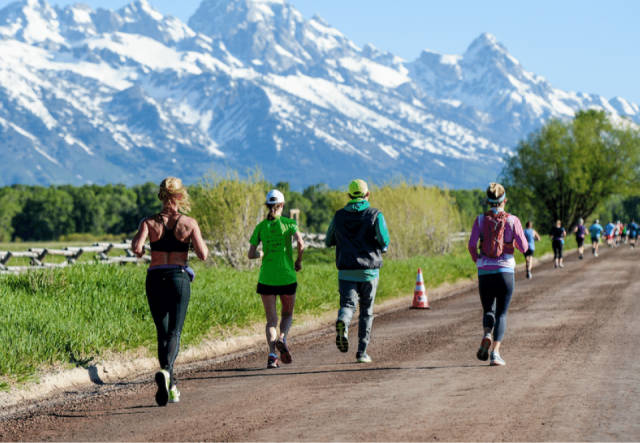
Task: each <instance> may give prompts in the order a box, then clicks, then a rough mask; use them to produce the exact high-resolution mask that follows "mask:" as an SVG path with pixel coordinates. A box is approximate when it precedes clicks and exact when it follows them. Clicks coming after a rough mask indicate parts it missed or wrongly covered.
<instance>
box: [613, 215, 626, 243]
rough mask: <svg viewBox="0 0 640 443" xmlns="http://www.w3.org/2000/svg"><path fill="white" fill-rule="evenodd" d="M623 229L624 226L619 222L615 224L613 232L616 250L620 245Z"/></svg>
mask: <svg viewBox="0 0 640 443" xmlns="http://www.w3.org/2000/svg"><path fill="white" fill-rule="evenodd" d="M623 228H624V225H623V224H622V222H621V221H620V220H618V221H617V222H616V230H615V237H614V238H615V246H616V248H617V247H618V246H619V245H620V243H621V241H622V230H623Z"/></svg>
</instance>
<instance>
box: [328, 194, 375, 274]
mask: <svg viewBox="0 0 640 443" xmlns="http://www.w3.org/2000/svg"><path fill="white" fill-rule="evenodd" d="M379 213H380V211H378V210H377V209H375V208H371V207H369V208H367V209H365V210H364V211H357V212H351V211H347V210H346V209H340V210H339V211H338V212H336V215H335V218H334V222H333V223H334V229H335V231H334V235H335V238H336V266H337V267H338V269H340V270H353V269H379V268H380V267H381V266H382V250H381V249H380V244H379V243H378V241H377V240H376V228H375V224H376V219H377V218H378V214H379Z"/></svg>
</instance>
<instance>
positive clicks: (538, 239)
mask: <svg viewBox="0 0 640 443" xmlns="http://www.w3.org/2000/svg"><path fill="white" fill-rule="evenodd" d="M533 239H534V240H535V241H540V235H539V234H538V231H533Z"/></svg>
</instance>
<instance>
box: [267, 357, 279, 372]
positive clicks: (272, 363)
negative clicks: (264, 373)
mask: <svg viewBox="0 0 640 443" xmlns="http://www.w3.org/2000/svg"><path fill="white" fill-rule="evenodd" d="M279 367H280V360H278V356H277V355H276V354H269V358H268V359H267V369H275V368H279Z"/></svg>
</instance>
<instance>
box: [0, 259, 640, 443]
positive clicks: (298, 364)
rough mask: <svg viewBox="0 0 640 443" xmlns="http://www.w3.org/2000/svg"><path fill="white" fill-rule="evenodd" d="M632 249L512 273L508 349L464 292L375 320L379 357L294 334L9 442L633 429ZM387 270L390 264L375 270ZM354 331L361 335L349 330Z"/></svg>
mask: <svg viewBox="0 0 640 443" xmlns="http://www.w3.org/2000/svg"><path fill="white" fill-rule="evenodd" d="M639 271H640V250H635V251H634V250H630V249H628V248H627V247H620V248H618V249H616V250H606V251H603V254H601V256H600V257H599V258H593V257H592V256H591V255H590V254H588V255H587V256H585V260H582V261H579V260H577V257H576V256H575V255H572V256H570V257H569V258H568V259H567V261H566V267H565V268H564V269H558V270H554V269H553V265H552V264H549V263H547V264H544V265H541V266H540V267H538V268H537V269H534V278H533V280H530V281H529V280H526V279H524V278H523V275H521V274H518V275H517V277H516V292H515V296H514V299H513V302H512V305H511V308H510V311H509V316H508V326H507V334H506V337H505V341H504V344H503V348H502V355H503V357H504V358H505V360H506V361H507V366H506V367H504V368H500V367H489V366H487V364H486V363H484V362H480V361H478V360H476V358H475V352H476V349H477V346H478V344H479V341H480V338H481V309H480V302H479V297H478V295H477V290H476V289H472V290H468V291H465V292H463V293H460V294H457V295H452V296H451V297H447V298H445V299H442V300H438V301H435V302H432V303H431V306H432V310H430V311H413V310H409V309H403V310H401V311H397V312H392V313H389V314H386V315H382V316H379V317H377V318H376V320H375V322H374V330H373V340H372V344H371V346H370V354H371V356H372V358H373V359H374V363H373V364H369V365H358V364H356V363H354V360H355V357H354V353H352V352H350V353H348V354H342V353H340V352H338V351H337V349H336V348H335V344H334V335H333V332H332V331H330V330H326V331H321V332H320V333H317V334H315V335H312V336H307V337H306V338H304V339H301V338H300V337H297V339H296V337H295V328H294V331H293V338H292V339H291V347H292V352H293V354H294V359H295V360H294V362H293V364H291V365H289V366H285V367H282V368H280V369H277V370H266V369H263V367H264V365H265V363H266V361H265V355H264V354H263V353H260V354H251V355H248V356H246V357H244V358H241V359H236V360H234V361H230V362H227V363H225V364H223V365H217V366H208V367H202V368H200V369H197V370H194V371H191V372H188V373H185V372H184V371H183V372H182V373H180V372H179V373H178V376H179V379H180V384H179V386H180V389H181V391H182V402H181V403H179V404H173V405H168V406H167V407H164V408H160V407H156V406H155V404H154V392H155V385H152V383H150V382H147V381H146V380H147V379H148V380H151V375H146V377H148V378H145V379H144V380H141V381H140V382H139V383H131V384H129V385H127V386H123V387H121V388H117V389H114V388H113V387H109V386H104V387H101V388H98V389H97V391H96V393H93V394H91V395H84V396H82V397H83V398H79V397H80V396H79V395H77V394H74V393H68V394H67V395H66V397H67V398H66V399H61V402H60V403H59V404H58V405H56V406H47V407H43V408H40V409H38V410H36V411H34V412H32V413H30V414H29V416H23V417H14V418H11V419H5V420H3V421H1V422H0V438H2V439H4V440H65V441H68V440H83V441H84V440H127V441H140V440H155V441H162V440H172V441H173V440H234V441H237V440H252V441H260V440H261V441H264V440H268V441H283V440H289V441H294V440H307V441H327V440H331V441H345V440H348V441H390V440H403V441H415V440H420V441H425V440H431V441H433V440H474V441H478V440H526V441H540V440H554V441H557V440H562V441H568V440H571V441H575V440H580V441H582V440H586V441H602V440H625V441H628V440H640V321H638V319H640V272H639ZM382 278H384V273H383V277H382ZM351 332H352V334H350V337H351V338H352V339H351V342H352V343H353V342H355V340H354V338H355V332H356V331H355V330H352V331H351Z"/></svg>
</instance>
